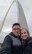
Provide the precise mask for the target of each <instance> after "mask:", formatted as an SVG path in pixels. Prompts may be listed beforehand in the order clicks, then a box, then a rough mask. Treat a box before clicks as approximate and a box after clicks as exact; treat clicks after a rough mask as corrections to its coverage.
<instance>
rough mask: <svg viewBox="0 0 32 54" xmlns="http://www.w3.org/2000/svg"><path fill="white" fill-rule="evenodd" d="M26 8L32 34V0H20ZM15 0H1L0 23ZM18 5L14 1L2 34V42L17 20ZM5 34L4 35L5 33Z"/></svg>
mask: <svg viewBox="0 0 32 54" xmlns="http://www.w3.org/2000/svg"><path fill="white" fill-rule="evenodd" d="M18 1H19V2H20V4H21V6H22V8H23V10H24V14H25V17H26V20H27V24H28V27H29V31H30V35H31V36H32V0H18ZM12 2H13V0H0V25H1V23H2V21H3V19H4V17H5V14H6V12H7V10H8V8H9V6H10V4H11V3H12ZM17 17H18V16H17V5H16V3H15V2H14V3H13V5H12V7H11V8H10V11H9V13H8V15H7V17H6V20H5V23H4V26H3V29H2V31H1V35H0V42H2V41H3V39H4V37H5V34H8V33H9V32H10V31H11V26H12V24H13V23H14V22H17V21H18V19H17ZM3 34H4V35H3Z"/></svg>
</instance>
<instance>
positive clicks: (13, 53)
mask: <svg viewBox="0 0 32 54" xmlns="http://www.w3.org/2000/svg"><path fill="white" fill-rule="evenodd" d="M20 28H21V27H20V24H19V23H14V24H13V26H12V32H11V33H9V35H7V36H6V37H5V39H4V42H3V47H2V49H1V51H0V54H5V53H6V54H21V51H22V46H21V42H20V39H19V36H20Z"/></svg>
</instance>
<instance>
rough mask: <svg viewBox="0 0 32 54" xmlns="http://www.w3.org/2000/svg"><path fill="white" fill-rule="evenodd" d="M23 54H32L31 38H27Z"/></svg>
mask: <svg viewBox="0 0 32 54" xmlns="http://www.w3.org/2000/svg"><path fill="white" fill-rule="evenodd" d="M23 54H32V38H29V40H28V41H27V42H26V45H25V47H24V48H23Z"/></svg>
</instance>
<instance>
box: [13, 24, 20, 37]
mask: <svg viewBox="0 0 32 54" xmlns="http://www.w3.org/2000/svg"><path fill="white" fill-rule="evenodd" d="M12 32H13V34H14V35H15V36H19V35H20V26H18V25H15V26H14V27H13V28H12Z"/></svg>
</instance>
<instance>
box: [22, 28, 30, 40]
mask: <svg viewBox="0 0 32 54" xmlns="http://www.w3.org/2000/svg"><path fill="white" fill-rule="evenodd" d="M28 36H29V34H28V32H27V30H26V29H22V30H21V37H22V39H27V37H28Z"/></svg>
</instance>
